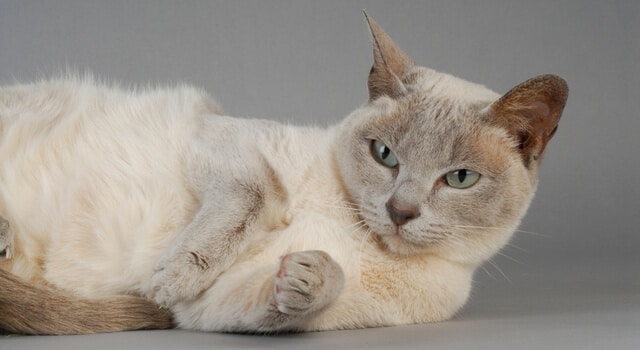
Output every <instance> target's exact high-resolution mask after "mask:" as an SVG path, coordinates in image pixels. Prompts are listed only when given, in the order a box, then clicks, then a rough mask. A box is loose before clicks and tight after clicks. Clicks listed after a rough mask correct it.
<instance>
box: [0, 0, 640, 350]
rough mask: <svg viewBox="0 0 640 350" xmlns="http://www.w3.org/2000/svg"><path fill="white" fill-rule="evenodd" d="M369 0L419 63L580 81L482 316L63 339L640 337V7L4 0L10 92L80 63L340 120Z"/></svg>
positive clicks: (497, 77) (1, 76)
mask: <svg viewBox="0 0 640 350" xmlns="http://www.w3.org/2000/svg"><path fill="white" fill-rule="evenodd" d="M363 8H365V9H366V10H367V11H368V13H369V14H370V15H371V16H372V17H373V18H374V19H375V20H376V21H378V23H380V24H381V25H382V26H383V27H384V28H385V29H386V31H387V32H388V33H389V34H390V35H391V36H392V37H393V38H394V39H395V41H396V42H397V43H398V44H399V45H400V46H401V47H402V48H403V49H404V50H405V51H406V52H407V53H408V54H409V55H410V56H412V57H413V58H414V59H415V60H416V61H417V62H418V63H419V64H422V65H425V66H428V67H431V68H434V69H437V70H440V71H444V72H447V73H451V74H454V75H457V76H459V77H462V78H464V79H467V80H470V81H473V82H478V83H482V84H485V85H487V86H488V87H490V88H492V89H494V90H496V91H499V92H506V91H507V90H508V89H510V88H511V87H513V86H514V85H516V84H518V83H520V82H521V81H524V80H525V79H527V78H530V77H533V76H535V75H538V74H544V73H555V74H558V75H561V76H563V77H564V78H565V79H567V81H568V83H569V86H570V89H571V91H570V97H569V101H568V105H567V107H566V109H565V113H564V116H563V119H562V120H561V124H560V128H559V131H558V132H557V134H556V136H555V138H554V139H553V140H552V142H551V144H550V145H549V147H548V148H547V155H546V158H545V160H544V162H543V166H542V169H541V182H540V189H539V191H538V194H537V197H536V199H535V201H534V203H533V205H532V207H531V209H530V211H529V213H528V215H527V217H526V219H525V220H524V222H523V224H522V226H521V228H522V230H523V232H519V233H518V234H517V235H516V237H515V239H514V240H513V242H512V245H510V246H509V247H507V248H506V249H505V250H504V251H503V253H502V254H501V255H499V256H497V257H496V258H495V259H494V260H493V262H492V263H491V264H487V265H486V266H485V267H484V269H482V270H480V271H479V273H478V274H477V276H476V281H477V282H476V289H475V291H474V295H473V297H472V299H471V301H470V303H469V305H468V307H467V308H466V309H465V310H464V311H463V312H462V313H461V314H460V315H458V317H457V318H456V319H455V320H454V321H451V322H448V323H444V324H440V325H428V326H418V327H398V328H392V329H384V330H368V331H353V332H337V333H325V334H314V335H299V336H290V337H284V338H280V337H275V338H255V337H237V336H225V335H212V334H206V335H205V334H192V333H186V332H179V331H171V332H169V333H168V334H165V333H164V332H155V333H153V336H151V335H149V334H147V333H144V332H142V333H135V335H132V334H124V335H110V336H106V337H104V336H99V337H90V338H89V339H90V340H83V339H87V338H83V337H73V338H65V337H63V338H56V341H57V342H62V343H60V344H62V345H60V346H70V345H72V344H82V342H83V341H88V342H91V343H92V344H93V345H92V346H93V347H96V346H98V345H95V342H98V343H99V344H103V343H100V341H103V342H104V344H105V345H104V346H105V347H109V346H110V345H108V344H113V342H114V341H116V342H117V341H120V342H122V344H123V346H125V347H126V346H127V344H131V342H130V340H126V341H125V340H122V339H125V338H122V337H129V338H127V339H137V341H138V342H140V344H148V343H147V341H142V340H141V339H142V337H149V339H151V338H153V339H156V341H157V342H158V343H157V344H155V346H162V345H166V344H167V341H170V340H173V341H175V343H173V345H172V346H175V347H188V346H189V345H190V344H191V345H192V346H194V347H198V346H199V345H197V344H207V346H216V344H217V346H220V347H222V346H223V345H224V346H236V345H238V346H253V345H256V344H260V345H262V346H268V345H269V344H271V345H273V346H274V347H279V346H282V345H286V344H289V345H291V344H295V346H298V347H301V346H302V347H307V346H313V345H314V344H316V345H318V346H329V345H330V344H331V345H330V346H334V345H333V343H331V342H333V341H336V339H342V340H343V341H344V342H337V343H336V344H350V345H349V346H353V345H354V344H360V345H363V344H367V346H368V347H371V346H376V345H377V346H381V347H382V346H385V345H392V344H395V345H398V344H400V345H402V344H404V345H406V346H407V347H413V346H419V345H420V346H421V345H425V346H427V345H430V346H431V347H435V346H436V345H437V344H442V345H445V346H447V347H449V348H455V346H456V344H457V345H459V346H461V347H464V345H465V344H476V345H477V344H481V343H486V344H488V345H489V344H493V345H505V344H514V345H517V347H519V348H524V347H526V346H525V345H526V344H529V345H531V346H532V347H534V346H538V345H540V344H545V343H544V342H545V341H546V342H547V343H548V344H550V345H558V344H563V346H564V347H566V346H567V345H568V344H575V345H576V346H578V345H580V346H582V347H584V346H585V345H588V346H594V347H596V348H599V347H600V346H605V345H606V346H610V345H612V344H615V345H619V346H620V345H622V344H624V347H625V348H627V347H628V346H630V345H631V344H635V345H640V336H638V335H634V334H635V333H636V331H637V330H638V329H640V237H639V234H640V232H639V228H638V227H639V226H640V213H639V211H638V208H639V205H640V155H639V153H640V139H639V138H638V133H639V132H640V118H639V117H638V111H640V102H639V100H640V88H639V86H640V73H639V70H640V67H639V62H640V39H639V37H640V36H639V35H640V2H637V1H631V0H629V1H606V2H605V1H579V0H576V1H551V0H544V1H540V0H538V1H508V0H504V1H497V0H491V1H471V0H469V1H429V2H427V1H387V2H383V1H350V2H346V1H319V0H315V1H234V2H232V1H227V2H223V1H152V0H145V1H135V2H134V1H123V0H111V1H97V0H96V1H88V0H77V1H58V2H54V1H25V0H16V1H6V0H0V83H1V84H9V83H12V82H14V81H15V80H18V81H29V80H32V79H35V78H39V77H43V76H50V75H55V74H57V73H59V72H64V71H66V70H67V69H72V70H75V71H85V70H87V71H91V72H93V73H94V74H96V75H98V76H100V77H103V78H105V79H107V80H113V81H117V82H121V83H124V84H125V85H129V84H131V85H146V84H149V83H151V84H174V83H179V82H188V83H192V84H194V85H197V86H201V87H203V88H205V89H206V90H208V91H209V92H210V93H211V94H212V95H213V96H214V97H216V98H217V99H218V100H219V101H220V102H221V103H222V105H223V107H224V109H225V112H226V113H227V114H230V115H234V116H250V117H259V118H269V119H275V120H280V121H287V122H293V123H297V124H320V125H328V124H330V123H333V122H336V121H338V120H340V119H341V118H343V117H344V116H345V115H347V114H348V113H349V112H350V111H351V110H353V109H354V108H355V107H357V106H358V105H360V104H361V103H363V102H364V101H365V99H366V96H367V91H366V77H367V74H368V70H369V68H370V64H371V62H372V54H371V47H370V44H369V38H368V31H367V28H366V26H365V24H364V21H363V16H362V14H361V11H362V9H363ZM524 231H527V232H524ZM0 292H2V291H0ZM381 332H382V333H381ZM185 334H188V336H185ZM327 334H329V335H327ZM181 336H182V337H181ZM162 337H166V339H164V340H161V341H158V340H157V339H163V338H162ZM376 337H377V338H376ZM39 339H46V340H45V341H46V342H52V341H53V340H52V339H50V338H39ZM397 339H401V340H399V343H398V342H396V340H397ZM98 340H100V341H98ZM481 340H482V341H481ZM38 341H43V340H38V339H36V338H18V339H16V338H10V339H0V348H2V346H3V344H5V345H7V346H9V345H14V346H18V344H19V345H20V347H22V348H25V346H27V347H28V346H29V345H32V346H37V345H38V344H39V343H37V342H38ZM540 342H542V343H540ZM609 342H611V343H609ZM54 344H55V343H54ZM221 344H222V345H221ZM78 346H80V345H78ZM140 346H141V345H140ZM98 347H99V346H98Z"/></svg>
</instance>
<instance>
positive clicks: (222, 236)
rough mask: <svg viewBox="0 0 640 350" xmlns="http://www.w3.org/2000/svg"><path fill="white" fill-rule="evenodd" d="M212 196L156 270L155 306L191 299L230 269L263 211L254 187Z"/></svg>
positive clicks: (231, 187)
mask: <svg viewBox="0 0 640 350" xmlns="http://www.w3.org/2000/svg"><path fill="white" fill-rule="evenodd" d="M214 194H215V198H213V197H211V198H207V199H205V200H204V201H203V202H202V205H201V208H200V210H199V211H198V212H197V213H196V215H195V217H194V218H193V220H192V221H191V223H189V225H187V227H186V228H185V229H184V231H183V232H182V233H181V234H180V236H179V237H178V238H177V241H176V242H175V244H174V245H173V247H172V248H171V249H170V250H169V251H168V252H167V253H166V254H165V255H164V256H162V257H161V258H160V260H159V261H158V263H157V265H156V269H155V271H154V275H153V277H152V286H153V293H154V300H155V302H156V303H158V304H160V305H162V306H164V307H169V306H171V305H173V304H175V303H176V302H178V301H182V300H189V299H191V298H194V297H195V296H197V295H198V294H199V293H201V292H202V291H203V290H205V289H206V288H208V287H209V286H210V285H211V284H212V283H213V281H214V280H215V279H216V278H217V277H218V275H219V274H220V273H221V272H222V271H224V270H225V269H226V268H227V267H228V266H230V265H231V264H232V263H233V261H234V259H235V258H236V256H237V255H238V252H239V251H240V250H241V249H242V247H244V243H245V241H246V237H247V234H248V232H249V231H250V227H251V225H252V224H253V223H254V222H255V220H256V219H257V217H258V216H259V214H260V212H261V210H262V207H263V206H264V200H265V198H264V194H263V192H262V190H261V188H260V187H257V186H256V187H252V186H245V185H240V184H238V183H235V184H229V185H227V186H225V189H224V190H222V189H221V190H218V191H215V192H214Z"/></svg>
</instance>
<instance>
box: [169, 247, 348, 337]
mask: <svg viewBox="0 0 640 350" xmlns="http://www.w3.org/2000/svg"><path fill="white" fill-rule="evenodd" d="M229 273H230V274H231V275H224V276H223V277H222V280H221V283H220V285H214V286H213V287H212V289H210V290H208V291H207V292H206V293H205V294H202V295H201V296H200V297H199V298H198V299H195V300H193V301H191V302H187V303H179V304H177V305H176V306H175V308H173V309H172V312H173V313H174V316H175V320H176V321H177V323H178V325H179V327H182V328H187V329H199V330H206V331H231V332H252V333H253V332H267V333H271V332H285V331H303V330H305V329H306V327H307V324H308V322H309V321H311V320H313V319H314V317H316V316H317V315H318V314H319V313H321V312H322V311H323V310H324V309H325V308H326V307H328V306H329V305H330V304H331V303H332V302H334V301H335V300H336V299H337V298H338V296H339V295H340V293H341V292H342V289H343V287H344V283H345V277H344V273H343V270H342V268H341V267H340V266H339V265H338V263H337V262H335V261H334V260H333V259H332V258H331V257H330V256H329V254H327V253H325V252H322V251H300V252H293V253H290V254H287V255H285V256H284V257H282V258H281V259H280V261H279V263H275V264H272V265H266V266H262V267H245V268H241V269H240V271H238V270H236V271H234V272H231V271H230V272H229Z"/></svg>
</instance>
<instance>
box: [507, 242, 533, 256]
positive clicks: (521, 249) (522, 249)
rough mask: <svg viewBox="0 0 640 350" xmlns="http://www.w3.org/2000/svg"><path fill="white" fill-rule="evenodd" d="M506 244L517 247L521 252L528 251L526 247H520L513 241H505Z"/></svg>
mask: <svg viewBox="0 0 640 350" xmlns="http://www.w3.org/2000/svg"><path fill="white" fill-rule="evenodd" d="M507 246H509V247H513V248H515V249H517V250H519V251H521V252H523V253H527V254H528V253H529V251H528V250H526V249H524V248H522V247H520V246H518V245H516V244H515V243H513V242H509V243H507Z"/></svg>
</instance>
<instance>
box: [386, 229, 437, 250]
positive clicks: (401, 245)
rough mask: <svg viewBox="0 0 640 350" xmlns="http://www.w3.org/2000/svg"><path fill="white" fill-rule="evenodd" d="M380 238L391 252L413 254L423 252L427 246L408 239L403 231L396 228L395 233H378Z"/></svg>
mask: <svg viewBox="0 0 640 350" xmlns="http://www.w3.org/2000/svg"><path fill="white" fill-rule="evenodd" d="M376 236H377V237H378V240H379V241H380V243H382V245H383V246H384V247H385V248H386V249H387V250H388V251H390V252H392V253H394V254H398V255H413V254H418V253H423V252H425V251H426V250H427V248H426V247H423V246H419V245H416V244H415V243H412V242H410V241H409V240H407V239H406V238H405V237H404V236H403V235H402V233H401V232H399V231H398V230H396V232H394V233H391V234H389V233H387V234H376Z"/></svg>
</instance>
